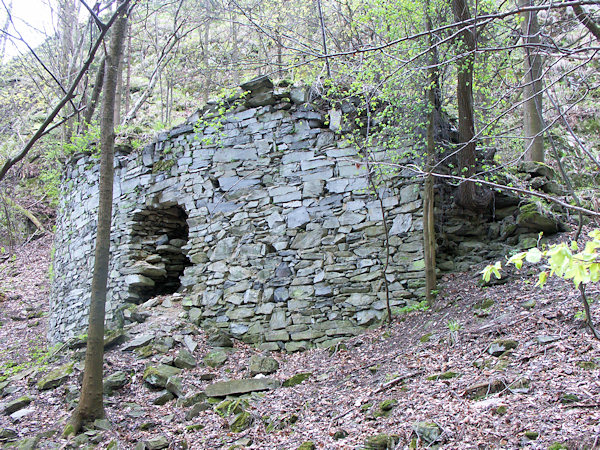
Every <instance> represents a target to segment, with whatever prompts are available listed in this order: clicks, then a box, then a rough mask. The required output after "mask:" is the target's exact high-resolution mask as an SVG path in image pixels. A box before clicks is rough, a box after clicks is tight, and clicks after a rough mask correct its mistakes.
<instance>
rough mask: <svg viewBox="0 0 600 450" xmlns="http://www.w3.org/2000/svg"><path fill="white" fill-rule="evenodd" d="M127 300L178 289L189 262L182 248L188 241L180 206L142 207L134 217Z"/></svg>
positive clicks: (183, 214) (186, 225)
mask: <svg viewBox="0 0 600 450" xmlns="http://www.w3.org/2000/svg"><path fill="white" fill-rule="evenodd" d="M131 231H132V239H131V245H130V249H131V253H130V255H131V259H132V260H133V265H132V270H131V271H132V272H133V273H134V274H135V275H136V277H134V278H132V279H131V280H132V282H130V283H129V294H130V299H129V300H130V301H131V302H134V303H138V302H143V301H145V300H148V299H149V298H152V297H154V296H157V295H164V294H172V293H174V292H177V291H178V290H179V289H180V288H181V280H180V277H181V276H182V275H183V272H184V270H185V268H186V267H188V266H190V265H191V262H190V260H189V259H188V257H187V256H186V254H185V252H184V250H183V247H184V246H185V245H186V244H187V241H188V232H189V228H188V224H187V214H186V212H185V211H184V210H183V208H182V207H180V206H162V207H160V206H159V207H157V208H148V209H145V210H143V211H141V212H139V213H137V214H135V215H134V217H133V225H132V227H131Z"/></svg>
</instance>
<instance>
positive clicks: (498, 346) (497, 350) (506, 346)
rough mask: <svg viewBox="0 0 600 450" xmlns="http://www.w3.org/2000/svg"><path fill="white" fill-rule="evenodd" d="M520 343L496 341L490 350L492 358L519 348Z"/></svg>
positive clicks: (511, 340) (506, 340) (509, 340)
mask: <svg viewBox="0 0 600 450" xmlns="http://www.w3.org/2000/svg"><path fill="white" fill-rule="evenodd" d="M518 345H519V343H518V342H517V341H515V340H513V339H496V340H495V341H494V342H492V343H491V344H490V346H489V348H488V353H489V354H490V355H492V356H500V355H502V354H503V353H504V352H506V351H508V350H512V349H515V348H517V346H518Z"/></svg>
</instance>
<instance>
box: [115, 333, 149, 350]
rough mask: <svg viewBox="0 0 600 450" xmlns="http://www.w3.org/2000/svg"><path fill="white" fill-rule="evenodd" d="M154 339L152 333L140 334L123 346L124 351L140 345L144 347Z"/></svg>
mask: <svg viewBox="0 0 600 450" xmlns="http://www.w3.org/2000/svg"><path fill="white" fill-rule="evenodd" d="M153 340H154V335H150V334H143V335H140V336H136V337H135V338H134V339H132V340H131V341H129V342H128V343H127V345H125V346H124V347H123V348H122V350H123V351H124V352H126V351H130V350H134V349H136V348H139V347H144V346H146V345H148V344H149V343H150V342H152V341H153Z"/></svg>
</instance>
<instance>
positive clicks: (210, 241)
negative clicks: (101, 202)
mask: <svg viewBox="0 0 600 450" xmlns="http://www.w3.org/2000/svg"><path fill="white" fill-rule="evenodd" d="M242 87H243V89H244V90H245V91H246V95H245V96H241V97H240V99H239V100H238V101H237V102H236V103H233V104H232V103H231V102H230V103H228V104H227V105H228V106H229V110H228V111H227V112H226V113H224V114H221V115H217V114H215V113H214V111H215V110H216V109H218V108H219V105H215V104H213V105H209V107H207V108H205V109H204V110H203V111H199V112H198V113H197V114H195V115H194V116H193V117H191V118H190V119H189V120H188V122H186V123H185V124H183V125H181V126H179V127H177V128H175V129H173V130H171V131H169V132H166V133H162V134H161V135H159V137H158V139H157V140H156V142H154V143H152V144H150V145H147V146H146V147H144V148H143V149H141V150H139V151H120V152H118V153H117V155H116V157H115V181H114V212H113V231H112V237H111V239H112V241H111V267H110V274H109V282H108V283H109V292H108V300H107V321H108V323H109V324H110V325H113V326H114V325H117V324H118V323H119V320H120V319H121V318H122V311H123V309H124V308H126V307H127V305H129V304H131V303H140V302H143V301H145V300H147V299H148V298H150V297H152V296H155V295H158V294H168V293H173V292H176V291H179V292H181V293H183V294H184V298H183V305H184V306H185V307H186V309H188V314H189V318H190V320H191V321H193V322H196V323H197V324H199V325H202V326H208V325H211V326H217V327H219V328H222V329H225V330H227V331H228V332H229V333H231V334H232V335H233V336H235V337H238V338H241V339H243V340H244V341H246V342H251V343H255V344H259V345H260V346H261V347H262V348H265V349H271V350H276V349H286V350H290V351H293V350H298V349H302V348H306V347H309V346H312V345H320V346H326V345H330V344H331V343H334V342H337V341H338V340H339V339H341V338H343V337H346V336H350V335H355V334H357V333H359V332H360V330H361V327H364V326H369V325H371V324H374V323H377V322H378V321H380V320H381V319H382V318H384V316H385V294H384V287H383V276H384V275H383V268H384V264H385V260H386V257H385V255H386V250H385V245H384V243H385V238H384V231H383V230H384V228H383V224H382V210H381V205H380V203H379V201H377V200H375V198H374V196H373V195H372V193H370V189H369V185H368V179H367V177H366V169H365V165H364V164H362V163H361V160H360V158H359V156H358V155H357V149H356V148H355V147H353V146H350V145H349V144H348V143H346V142H345V141H344V140H343V139H342V138H341V137H340V134H339V133H335V131H336V130H338V129H339V127H340V126H341V125H340V117H341V114H340V113H339V111H338V110H336V109H329V110H328V111H322V110H320V109H319V108H318V107H317V106H315V104H314V103H311V102H309V101H308V100H309V93H310V92H309V90H308V89H307V88H305V87H297V86H273V84H272V83H271V82H270V80H268V79H261V80H255V81H252V82H249V83H247V84H246V85H243V86H242ZM388 156H389V155H386V154H385V152H383V151H381V152H377V153H376V154H375V157H376V158H379V159H382V158H386V157H388ZM98 170H99V168H98V164H97V159H95V158H94V157H93V156H91V155H82V154H80V155H77V156H75V157H74V158H73V159H72V160H71V161H70V163H69V164H68V166H67V170H66V173H65V178H64V195H63V198H62V202H61V208H60V212H59V218H58V221H57V230H56V241H55V253H54V263H53V272H54V281H53V286H52V295H51V301H52V305H51V319H50V337H51V338H52V339H54V340H64V339H65V338H68V337H70V336H72V335H76V334H79V333H81V332H83V331H84V330H85V327H86V324H87V317H86V315H87V308H88V305H89V299H90V286H91V274H92V265H93V258H94V256H93V255H94V248H93V247H94V239H95V233H96V214H97V206H98ZM393 177H394V178H393V179H390V180H388V181H387V182H386V184H385V187H384V188H381V189H380V192H381V195H382V202H383V207H384V208H385V211H386V214H387V219H388V220H387V223H388V227H389V235H390V239H389V244H390V261H389V267H388V269H387V272H386V278H387V280H388V281H389V287H390V295H391V299H392V301H391V303H392V306H404V305H405V304H406V303H407V302H408V301H411V300H414V299H416V298H417V297H418V296H420V295H421V294H422V293H423V267H424V263H423V252H422V236H421V234H422V217H421V198H420V186H419V185H418V184H416V183H415V181H414V179H411V178H410V177H409V175H408V174H402V173H399V174H395V175H393Z"/></svg>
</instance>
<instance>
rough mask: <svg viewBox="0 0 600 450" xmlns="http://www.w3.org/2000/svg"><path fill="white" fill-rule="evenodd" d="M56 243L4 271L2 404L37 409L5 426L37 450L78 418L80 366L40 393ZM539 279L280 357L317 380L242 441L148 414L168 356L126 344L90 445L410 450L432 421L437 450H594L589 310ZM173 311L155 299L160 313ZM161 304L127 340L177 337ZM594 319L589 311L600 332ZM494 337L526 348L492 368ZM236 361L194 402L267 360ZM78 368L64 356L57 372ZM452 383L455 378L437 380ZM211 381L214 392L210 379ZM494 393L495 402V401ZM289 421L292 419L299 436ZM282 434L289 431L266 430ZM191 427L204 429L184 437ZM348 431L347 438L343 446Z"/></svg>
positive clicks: (176, 323) (596, 395)
mask: <svg viewBox="0 0 600 450" xmlns="http://www.w3.org/2000/svg"><path fill="white" fill-rule="evenodd" d="M563 238H565V236H563ZM50 245H51V239H50V238H49V237H44V238H42V239H39V240H36V241H33V242H30V243H29V244H27V245H26V246H24V247H22V248H21V249H19V250H18V251H17V253H16V259H14V260H12V259H9V260H6V261H5V262H4V263H3V264H2V265H1V266H0V272H1V273H2V281H1V283H2V297H1V300H0V322H1V323H2V326H1V327H0V367H2V370H3V372H4V373H5V374H11V375H12V376H11V378H10V384H9V387H8V388H6V389H5V396H4V398H2V399H0V403H7V402H9V401H11V400H14V399H16V398H18V397H21V396H23V395H30V396H31V397H32V398H33V402H32V403H31V404H30V405H29V406H28V407H27V409H26V412H27V414H25V415H24V416H23V417H21V418H19V419H16V420H15V419H13V418H11V417H10V416H7V415H2V416H0V428H8V429H11V430H14V431H15V432H16V433H17V435H18V436H19V437H20V438H24V437H33V436H40V440H39V444H38V445H39V446H40V448H70V446H71V445H73V442H72V441H68V440H64V439H61V438H60V436H59V434H60V433H59V432H60V431H61V430H62V429H63V427H64V424H65V422H66V420H67V419H68V417H69V415H70V410H69V409H68V406H67V403H68V402H67V396H68V391H69V389H70V388H69V386H71V387H76V386H77V385H78V382H79V379H80V376H81V373H80V370H79V369H77V367H79V368H81V363H78V364H76V370H75V371H74V373H73V374H72V375H71V377H70V379H69V380H68V381H67V383H66V384H65V385H63V386H61V387H58V388H56V389H53V390H50V391H43V392H39V391H38V390H37V389H36V388H35V385H34V384H33V382H34V381H35V380H36V379H37V378H38V377H39V375H38V372H36V371H35V367H37V366H39V365H40V364H42V366H43V365H44V364H47V363H46V361H45V360H44V358H43V355H42V356H40V354H41V352H40V348H45V347H46V345H47V342H46V340H45V336H46V326H47V317H46V314H47V311H48V288H49V282H48V263H49V248H50ZM536 273H537V272H536V270H535V269H534V270H529V272H528V270H527V269H525V270H523V271H522V273H518V274H515V275H513V276H512V277H511V278H510V279H509V281H508V282H506V283H504V284H499V285H495V286H490V287H481V286H480V284H479V276H478V275H476V274H475V273H473V272H472V273H462V274H450V275H446V276H444V278H443V279H442V280H441V282H442V289H441V292H440V294H439V295H438V298H437V300H436V304H435V307H434V308H433V309H432V310H430V311H427V312H412V313H409V314H407V315H404V316H401V317H396V318H395V320H394V322H393V324H392V325H391V326H389V327H387V326H384V327H380V328H377V329H372V330H368V331H366V332H365V333H364V334H362V335H360V336H356V337H354V338H352V339H349V340H348V341H346V342H345V346H344V345H339V346H338V347H337V348H334V349H332V350H331V351H330V350H328V349H319V350H309V351H305V352H300V353H294V354H283V353H282V354H279V353H275V354H274V355H273V356H274V357H275V358H276V359H277V360H278V361H279V363H280V368H279V370H278V371H277V372H276V373H275V374H273V375H272V376H274V377H275V378H278V379H280V380H285V379H287V378H289V377H290V376H292V375H294V374H297V373H300V372H311V373H312V375H311V377H310V378H309V379H308V380H306V381H305V382H303V383H302V384H299V385H296V386H294V387H290V388H279V389H277V390H274V391H269V392H267V393H266V394H261V395H254V396H253V397H252V398H251V399H249V406H248V407H247V410H248V412H250V413H251V414H252V416H253V418H254V423H253V425H252V426H251V427H250V428H248V429H247V430H245V431H243V432H242V433H233V432H231V431H230V430H229V425H228V420H227V419H225V418H222V417H220V416H219V415H217V414H216V413H215V412H214V411H213V410H208V411H202V412H200V414H199V415H198V416H197V417H195V418H193V419H191V420H186V419H185V416H186V413H187V411H188V410H189V408H184V407H178V406H177V405H176V402H174V401H171V402H169V403H167V404H166V405H163V406H156V405H153V404H152V401H153V400H154V399H155V398H156V396H157V393H156V392H155V391H152V390H150V389H148V388H147V387H145V386H144V384H143V380H142V373H143V370H144V368H145V367H146V365H148V364H150V363H152V364H157V363H158V362H159V361H160V359H161V358H164V355H154V356H152V357H150V358H148V359H143V358H138V357H136V355H135V354H134V353H132V352H123V351H121V347H120V346H117V347H116V348H113V349H111V350H109V351H108V352H107V354H106V361H105V373H106V374H107V375H108V374H111V373H114V372H116V371H119V370H122V371H125V372H127V373H129V374H130V375H131V378H130V382H129V383H128V384H127V385H126V386H125V387H124V388H123V389H121V390H119V391H117V392H116V393H115V394H114V395H112V396H110V397H107V399H106V413H107V418H108V419H109V420H110V422H111V423H112V427H113V428H112V429H111V430H109V431H106V432H103V433H102V434H100V435H99V436H96V437H95V438H94V439H95V440H96V441H97V442H96V443H94V444H90V445H94V446H96V447H97V448H106V447H107V446H108V444H109V443H110V442H111V441H116V442H117V443H118V446H119V448H123V449H129V448H134V447H135V446H136V444H137V443H139V442H140V441H144V440H148V439H150V438H152V437H156V436H161V435H162V436H164V437H166V438H167V441H168V442H169V443H170V446H171V448H183V447H184V445H185V444H186V443H187V445H188V447H189V448H192V449H205V448H206V449H212V448H230V447H231V446H232V445H234V444H235V443H236V442H238V443H239V442H244V441H240V439H244V438H246V439H247V440H246V441H245V442H244V443H245V444H246V448H256V449H292V448H296V447H298V446H299V445H300V444H301V443H302V442H305V441H312V442H314V444H315V446H316V448H326V449H346V448H348V449H353V448H363V446H364V442H365V439H366V438H368V437H370V436H373V435H376V434H378V433H387V434H397V435H399V436H400V443H399V444H398V447H397V448H405V447H407V446H408V445H409V444H410V442H411V439H412V438H413V437H414V435H413V432H412V425H413V424H414V423H415V422H420V421H426V422H432V423H435V424H437V425H438V427H439V428H440V429H441V431H442V435H441V437H440V439H439V444H440V447H441V448H451V449H454V448H456V449H458V448H461V449H462V448H521V447H526V448H548V447H549V446H550V445H552V444H553V443H556V442H559V443H563V444H564V445H565V446H566V447H567V448H593V447H596V446H597V445H598V444H599V442H600V379H599V374H600V372H599V367H600V352H599V350H600V342H598V341H596V340H593V339H592V338H591V337H590V335H589V333H588V331H587V330H586V329H585V328H584V327H583V324H582V321H581V320H580V319H577V318H575V313H576V312H577V311H579V310H580V309H581V305H580V301H579V297H578V295H577V294H576V292H575V290H574V289H573V288H572V287H571V286H570V285H569V284H568V283H566V282H563V281H560V280H551V281H550V282H549V283H548V285H547V286H546V287H545V288H544V289H543V290H539V289H538V288H536V287H535V286H534V284H535V280H536ZM589 294H590V295H589V296H590V298H598V296H599V289H598V287H597V286H593V287H592V288H590V289H589ZM165 299H166V298H165V297H160V298H158V299H157V303H160V302H161V301H164V300H165ZM169 300H171V299H169ZM174 300H176V299H174ZM532 301H533V302H535V306H534V307H533V308H531V303H532ZM163 305H166V306H169V307H164V306H157V307H155V308H153V309H152V313H153V316H152V317H150V318H149V319H148V320H147V321H146V322H145V323H143V324H139V325H137V326H135V327H133V328H132V329H131V330H129V333H130V334H132V335H133V334H135V333H147V332H149V331H151V332H153V333H163V334H168V333H177V332H178V330H180V329H181V322H182V319H181V318H180V313H181V308H180V304H179V303H178V302H176V301H168V302H164V303H163ZM171 305H172V306H171ZM596 309H597V308H595V307H592V310H593V311H594V320H595V322H596V323H598V322H600V313H598V311H596ZM449 324H453V325H450V326H449ZM450 328H452V329H453V330H454V331H451V330H450ZM191 337H192V339H193V341H194V342H195V343H196V344H197V348H196V349H195V350H194V356H195V357H196V359H197V360H198V361H201V360H202V357H203V356H204V355H205V354H207V353H208V352H209V351H211V348H210V347H209V346H208V344H207V340H206V336H205V334H204V332H203V331H202V330H198V331H197V333H195V334H192V335H191ZM497 339H512V340H515V341H516V342H517V343H518V345H517V347H516V348H515V349H513V350H511V351H509V352H507V353H506V354H504V355H501V356H499V357H496V356H491V355H490V354H489V352H488V349H489V347H490V345H491V344H492V343H493V342H494V341H495V340H497ZM235 349H236V351H235V352H234V353H232V354H230V355H229V358H228V360H227V362H226V363H225V365H224V366H222V367H220V368H218V369H212V368H209V367H206V366H203V365H201V364H199V366H198V367H197V368H195V369H190V370H185V371H184V372H183V380H184V383H183V385H184V390H185V392H186V394H191V393H194V392H197V391H201V390H203V389H204V388H205V387H206V386H207V385H208V384H210V383H212V382H214V381H218V380H226V379H236V378H242V377H248V376H249V373H248V362H249V358H250V357H251V356H252V355H254V354H258V353H259V352H258V351H257V350H256V349H254V348H252V347H250V346H248V345H245V344H243V343H240V342H236V343H235ZM176 351H177V350H176V349H172V350H170V351H169V352H168V354H167V356H168V355H172V354H174V353H176ZM73 357H74V355H73V354H72V352H70V351H66V350H62V351H60V352H59V353H58V354H57V356H56V357H55V359H54V360H52V361H50V364H49V366H48V367H50V366H57V365H59V364H60V363H62V362H64V361H67V360H70V359H71V358H73ZM11 366H12V367H11ZM46 369H47V368H46ZM447 372H454V373H456V374H458V376H455V377H452V378H447V379H446V377H444V376H440V377H439V378H437V379H435V377H432V375H435V374H443V373H447ZM211 377H214V379H213V380H212V381H209V380H205V379H206V378H211ZM428 378H434V379H428ZM478 384H481V385H483V386H484V394H485V393H486V392H485V386H486V385H487V386H490V387H489V388H488V391H489V392H490V393H489V395H483V396H481V397H479V398H470V396H469V395H467V394H468V392H471V391H470V389H471V387H472V386H474V385H478ZM493 387H495V388H493ZM71 389H72V388H71ZM494 390H499V392H496V393H491V392H492V391H494ZM6 391H8V393H6ZM569 394H571V395H569ZM385 400H392V401H394V402H395V405H396V406H395V407H394V408H393V409H392V410H391V412H390V413H389V414H388V415H387V416H381V417H375V416H377V415H378V414H375V412H376V411H377V409H378V405H380V404H381V402H383V401H385ZM369 405H371V406H369ZM292 416H294V419H296V418H297V420H296V421H295V423H293V424H290V422H293V420H290V418H292ZM273 423H275V424H277V423H280V426H271V427H269V426H268V425H269V424H273ZM190 425H196V427H194V428H195V429H191V428H186V427H189V426H190ZM52 430H55V431H57V433H54V434H52V433H51V431H52ZM341 430H344V431H345V432H346V433H347V437H345V438H342V439H337V440H336V439H334V434H335V433H336V432H338V431H341ZM41 433H44V434H43V435H41ZM536 434H537V437H536V439H533V437H535V436H536ZM248 442H251V443H250V444H248ZM419 445H422V446H423V447H425V446H426V444H425V443H419Z"/></svg>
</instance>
